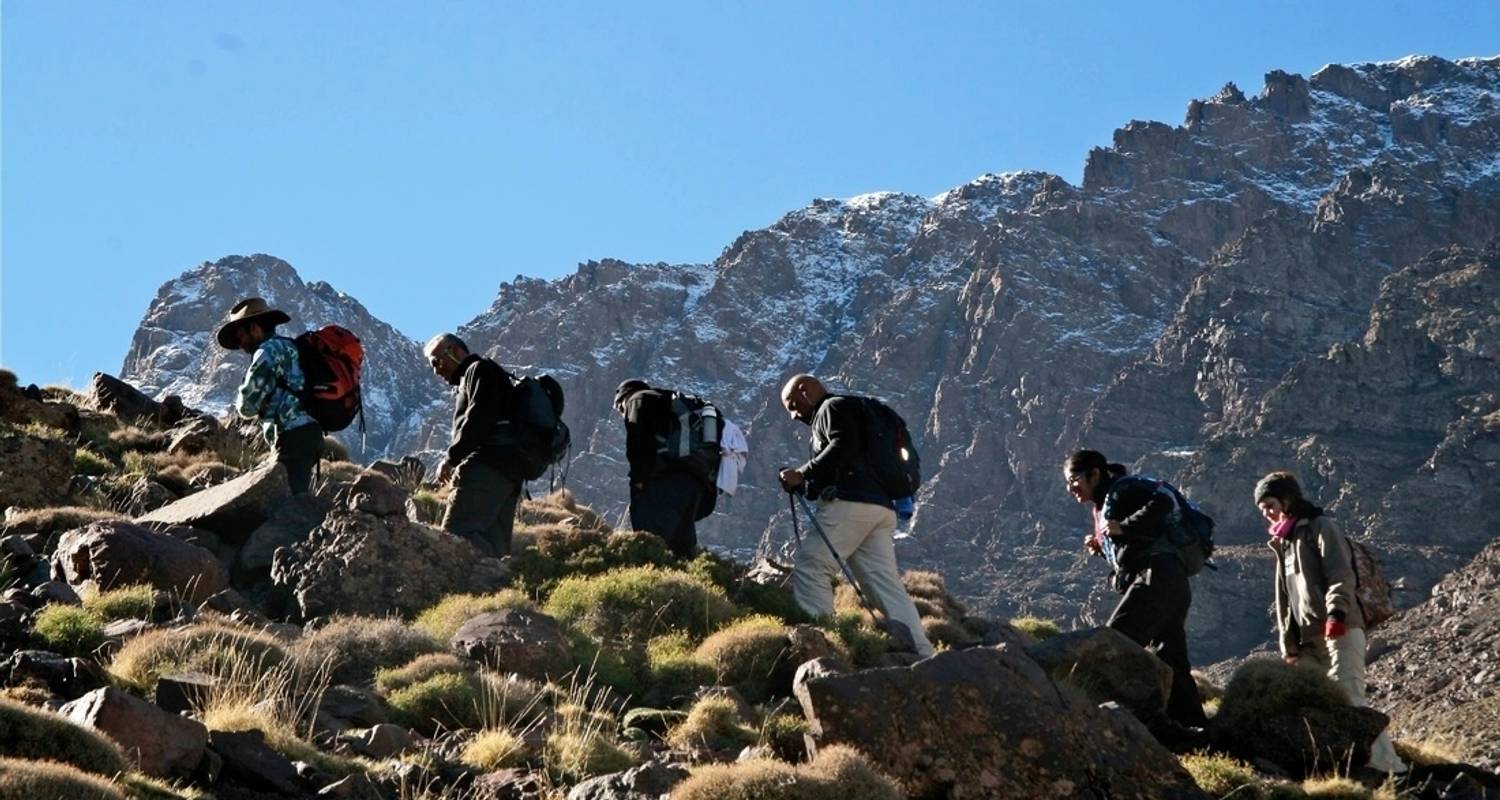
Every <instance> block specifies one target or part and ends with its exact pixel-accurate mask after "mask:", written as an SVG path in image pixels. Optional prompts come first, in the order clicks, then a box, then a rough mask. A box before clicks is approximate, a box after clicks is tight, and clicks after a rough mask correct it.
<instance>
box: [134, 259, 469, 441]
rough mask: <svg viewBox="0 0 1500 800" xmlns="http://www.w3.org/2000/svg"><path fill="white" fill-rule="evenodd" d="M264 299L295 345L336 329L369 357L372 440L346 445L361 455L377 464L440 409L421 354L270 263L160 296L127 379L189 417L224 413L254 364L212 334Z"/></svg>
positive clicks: (198, 279)
mask: <svg viewBox="0 0 1500 800" xmlns="http://www.w3.org/2000/svg"><path fill="white" fill-rule="evenodd" d="M245 297H264V298H265V299H266V300H267V301H268V302H270V303H271V305H272V307H274V308H280V309H281V310H283V311H285V312H286V313H287V314H289V315H290V316H291V318H292V322H291V324H289V325H283V326H282V327H281V329H280V332H281V333H283V334H286V335H289V336H295V335H297V334H298V333H301V332H302V331H304V330H314V329H316V328H320V327H322V326H324V325H328V324H331V323H336V324H339V325H342V326H344V327H346V328H348V329H349V330H351V331H353V332H354V334H355V335H356V336H358V337H359V339H360V342H361V343H362V344H363V345H364V348H365V359H366V361H365V366H364V370H365V375H364V387H365V389H364V391H365V393H364V400H365V424H366V429H367V436H366V437H365V438H364V439H361V437H360V435H359V432H358V431H357V430H354V429H353V426H351V430H349V431H347V432H345V433H343V434H340V438H341V439H342V440H343V441H344V443H345V444H346V445H347V446H348V447H349V448H350V452H351V453H354V454H356V455H362V456H368V457H374V456H377V455H379V454H382V453H385V452H388V451H389V450H391V449H392V447H393V446H396V443H398V442H405V441H409V440H411V439H412V438H413V437H414V435H415V434H414V431H416V430H418V429H420V426H421V425H422V424H423V423H424V422H425V421H426V420H427V419H428V418H429V417H431V416H432V415H433V414H435V413H437V409H438V408H439V407H440V406H441V398H442V394H443V392H442V390H443V388H444V387H443V386H442V385H441V384H439V383H438V382H437V380H436V379H435V378H433V377H432V373H431V371H430V370H429V369H428V368H427V364H426V362H425V361H424V360H423V359H422V353H421V345H419V344H418V343H416V342H414V341H412V340H411V339H409V338H407V337H406V336H404V335H402V334H401V333H400V332H398V331H397V330H396V329H395V328H392V327H391V326H390V325H388V324H386V323H384V322H381V321H380V320H378V319H376V318H375V317H373V316H371V315H370V312H368V311H366V310H365V307H364V306H363V305H361V304H360V303H359V301H357V300H355V299H354V298H352V297H350V296H349V295H346V294H344V293H343V292H340V291H338V290H337V289H334V288H333V287H332V286H330V285H328V284H327V283H323V282H322V281H317V282H313V283H305V282H303V280H302V278H301V277H300V276H298V275H297V272H296V270H294V269H293V268H292V266H291V265H290V264H288V263H286V262H285V261H282V260H281V259H279V258H273V257H271V256H266V255H252V256H247V257H245V256H229V257H226V258H221V259H219V260H218V261H215V262H211V263H210V262H204V263H203V264H200V265H199V266H197V267H194V268H192V269H190V270H187V271H186V272H184V273H182V275H180V276H179V277H177V278H176V279H174V280H171V281H168V282H167V283H165V284H163V285H162V287H161V288H160V289H159V290H157V293H156V297H155V298H154V299H153V300H152V301H151V306H150V307H149V308H148V309H147V310H146V316H145V317H144V318H143V319H142V320H141V324H140V327H139V328H137V329H136V332H135V337H134V338H133V339H132V340H131V342H130V352H129V353H128V354H126V356H125V364H124V366H123V367H122V368H121V375H122V376H123V377H124V378H125V379H126V380H128V381H130V382H131V383H134V384H136V385H137V386H138V387H140V388H141V389H143V390H144V391H145V392H146V393H147V394H152V395H160V396H165V395H171V394H176V395H179V396H181V397H182V399H183V401H184V402H186V403H187V405H189V406H191V407H196V408H200V409H203V410H206V411H211V412H214V413H222V412H227V411H228V409H229V408H230V407H231V406H232V404H233V402H234V390H235V387H237V386H238V385H239V382H240V380H241V379H242V378H243V377H244V374H245V367H246V366H247V365H248V364H249V363H250V362H249V357H248V356H246V355H245V354H243V353H240V352H238V351H230V350H224V349H222V348H220V347H219V346H218V344H217V343H216V342H215V341H214V333H215V332H216V331H217V330H218V327H219V325H220V324H221V323H222V322H223V320H224V316H225V314H227V313H228V310H229V308H230V307H231V306H233V305H234V304H235V303H236V302H238V301H239V300H240V299H243V298H245Z"/></svg>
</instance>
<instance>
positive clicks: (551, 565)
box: [511, 523, 674, 597]
mask: <svg viewBox="0 0 1500 800" xmlns="http://www.w3.org/2000/svg"><path fill="white" fill-rule="evenodd" d="M516 541H517V544H518V546H517V547H516V548H515V549H516V553H515V555H514V556H513V557H512V559H511V562H512V563H511V577H512V581H513V583H514V584H515V585H516V586H519V587H521V588H522V589H525V590H526V591H528V592H530V593H533V594H535V595H537V596H539V597H546V596H548V595H550V594H551V592H552V590H553V588H555V587H556V585H557V582H558V581H559V580H560V579H562V578H564V577H568V576H573V577H582V576H588V575H598V574H601V573H604V572H608V571H610V570H613V569H618V568H622V567H635V566H665V565H667V564H670V563H672V561H673V560H674V557H673V555H672V551H671V550H669V549H668V548H667V545H666V543H665V542H663V541H662V539H661V537H659V536H653V535H652V534H649V533H643V532H638V531H632V532H629V533H616V534H609V533H607V532H604V531H601V530H593V529H588V530H586V529H581V528H579V527H577V526H576V524H568V523H558V524H552V525H547V526H543V527H540V528H533V529H530V530H528V531H525V532H524V535H521V536H518V537H517V540H516ZM527 542H529V544H528V543H527Z"/></svg>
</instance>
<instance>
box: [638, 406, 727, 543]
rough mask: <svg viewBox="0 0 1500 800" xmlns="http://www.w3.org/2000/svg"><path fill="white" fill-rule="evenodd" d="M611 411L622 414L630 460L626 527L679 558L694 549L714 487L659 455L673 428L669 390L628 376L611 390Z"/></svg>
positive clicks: (661, 454)
mask: <svg viewBox="0 0 1500 800" xmlns="http://www.w3.org/2000/svg"><path fill="white" fill-rule="evenodd" d="M615 411H617V412H619V414H620V416H622V417H624V418H625V459H626V460H627V461H629V462H630V527H632V528H634V529H636V530H638V531H650V532H651V533H654V534H656V535H657V536H660V537H661V538H662V539H664V540H666V542H667V546H668V547H670V548H672V552H673V553H674V554H676V555H677V557H679V558H691V557H692V556H693V554H694V552H695V551H696V550H697V549H698V529H697V525H696V523H697V521H698V519H699V517H700V516H705V515H706V514H705V513H704V508H703V505H702V504H703V503H704V502H705V501H708V502H712V501H713V500H714V499H715V497H714V494H713V492H714V487H713V486H712V485H709V484H705V483H704V482H703V481H702V480H701V479H699V478H698V477H696V476H694V475H691V474H689V473H688V472H687V471H686V470H685V469H684V468H683V467H682V466H681V465H679V464H677V463H675V462H674V461H673V460H672V459H670V458H667V457H666V455H665V454H664V453H663V449H664V448H665V446H666V441H667V437H668V436H669V435H671V433H672V430H673V418H674V417H675V414H674V413H673V411H672V393H671V392H670V391H667V390H665V389H653V388H651V386H650V385H648V384H647V383H646V382H645V381H643V380H640V379H636V378H632V379H631V380H628V381H625V382H624V383H621V384H620V386H619V388H617V389H616V390H615Z"/></svg>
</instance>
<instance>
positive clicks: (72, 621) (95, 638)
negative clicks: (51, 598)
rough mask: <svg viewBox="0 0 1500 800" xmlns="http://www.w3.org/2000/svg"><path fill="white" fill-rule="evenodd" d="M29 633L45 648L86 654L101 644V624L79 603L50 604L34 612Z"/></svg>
mask: <svg viewBox="0 0 1500 800" xmlns="http://www.w3.org/2000/svg"><path fill="white" fill-rule="evenodd" d="M31 632H32V634H33V635H34V636H35V637H36V638H37V639H38V640H40V641H41V642H42V644H43V645H45V646H46V648H47V649H48V650H52V651H54V652H57V653H62V654H63V655H65V656H87V655H90V654H92V653H93V652H94V651H95V650H97V649H98V648H99V646H100V645H102V644H104V623H103V622H101V621H100V620H99V617H97V616H95V615H94V614H92V613H90V612H89V611H87V610H85V609H84V608H82V607H80V606H68V605H63V604H62V603H53V604H52V605H49V606H47V607H46V608H43V609H42V610H41V611H38V612H37V615H36V621H35V622H33V623H32V627H31Z"/></svg>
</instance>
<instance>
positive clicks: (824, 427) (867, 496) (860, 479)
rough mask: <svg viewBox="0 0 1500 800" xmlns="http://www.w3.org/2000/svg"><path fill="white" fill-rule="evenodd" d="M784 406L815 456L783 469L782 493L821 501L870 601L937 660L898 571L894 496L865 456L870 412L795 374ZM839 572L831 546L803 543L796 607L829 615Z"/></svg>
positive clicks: (826, 528) (820, 509)
mask: <svg viewBox="0 0 1500 800" xmlns="http://www.w3.org/2000/svg"><path fill="white" fill-rule="evenodd" d="M781 405H782V406H783V407H784V408H785V409H786V411H787V413H788V414H790V415H791V417H792V419H795V420H797V421H798V422H801V423H803V424H804V425H807V426H809V427H811V428H812V457H811V458H810V459H808V461H807V463H805V464H803V465H802V466H800V467H796V468H791V467H788V468H785V469H782V470H781V473H780V478H781V485H782V487H783V488H785V489H786V490H787V491H789V492H802V493H805V494H806V495H807V496H808V497H810V498H814V499H815V500H816V501H817V512H816V516H817V520H818V525H819V526H821V527H822V528H823V532H824V533H825V534H827V536H828V540H829V542H831V543H832V545H833V549H835V550H837V551H838V555H839V558H842V559H844V560H845V561H847V562H848V563H849V569H850V570H852V571H853V572H854V577H855V578H857V579H858V580H859V583H860V586H862V587H863V588H864V590H865V591H866V592H867V593H868V594H869V595H870V599H871V601H872V602H874V603H875V605H876V606H878V607H879V608H880V610H881V611H882V612H883V613H884V614H885V616H886V618H887V619H889V620H892V621H894V622H899V623H901V624H902V625H904V626H906V629H907V631H908V632H909V633H910V634H911V640H912V645H913V646H914V648H915V649H916V651H917V654H918V655H921V656H930V655H932V654H933V649H932V643H931V642H929V641H927V636H926V634H925V633H923V631H922V618H921V616H920V615H919V614H918V613H917V607H916V604H914V603H912V600H911V595H909V594H907V593H906V587H905V586H903V585H902V584H901V573H900V571H899V570H898V569H897V567H896V544H895V541H894V534H895V531H896V511H895V508H894V506H893V504H892V498H891V497H890V495H889V494H887V493H886V491H885V489H883V488H882V487H881V485H880V482H879V481H878V480H876V477H875V473H874V470H872V469H871V468H870V465H869V463H868V462H867V460H866V458H865V453H864V442H865V439H866V436H865V426H866V423H867V420H868V419H869V413H868V412H867V411H866V408H865V403H864V399H863V398H860V397H853V396H844V395H835V394H830V393H829V392H828V390H827V389H826V388H824V387H823V384H822V383H821V382H820V381H819V380H818V379H817V378H815V377H813V376H811V375H796V376H793V377H792V378H791V380H788V381H787V382H786V386H784V387H782V390H781ZM839 571H840V570H839V565H838V562H837V561H836V560H835V559H834V557H833V554H832V553H830V552H829V548H828V547H827V546H826V545H823V544H821V543H815V542H812V541H811V540H805V541H804V542H803V543H802V546H801V547H800V548H799V549H798V551H797V561H796V565H795V567H794V568H793V570H792V594H793V596H794V597H795V598H796V599H797V605H799V606H801V607H802V610H803V611H806V612H807V613H808V614H811V615H813V616H815V617H817V616H824V615H830V614H832V613H833V582H834V579H835V577H836V576H837V575H838V573H839ZM898 638H899V637H898Z"/></svg>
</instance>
